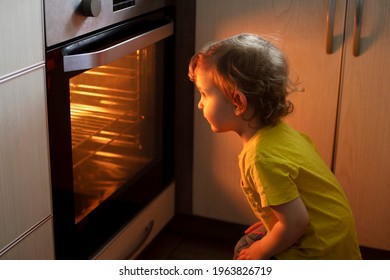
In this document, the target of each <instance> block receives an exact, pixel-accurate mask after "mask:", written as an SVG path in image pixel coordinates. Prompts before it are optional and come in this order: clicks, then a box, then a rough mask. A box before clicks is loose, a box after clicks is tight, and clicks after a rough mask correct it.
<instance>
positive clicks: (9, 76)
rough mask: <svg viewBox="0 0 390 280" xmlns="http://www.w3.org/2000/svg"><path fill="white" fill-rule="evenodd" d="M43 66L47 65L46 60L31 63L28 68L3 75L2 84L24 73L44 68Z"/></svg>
mask: <svg viewBox="0 0 390 280" xmlns="http://www.w3.org/2000/svg"><path fill="white" fill-rule="evenodd" d="M42 67H45V62H44V61H41V62H38V63H35V64H33V65H30V66H28V67H26V68H23V69H20V70H18V71H15V72H12V73H9V74H7V75H4V76H1V77H0V84H2V83H5V82H7V81H9V80H12V79H14V78H17V77H20V76H23V75H25V74H27V73H29V72H32V71H35V70H37V69H39V68H42Z"/></svg>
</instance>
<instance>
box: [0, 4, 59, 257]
mask: <svg viewBox="0 0 390 280" xmlns="http://www.w3.org/2000/svg"><path fill="white" fill-rule="evenodd" d="M42 7H43V1H42V0H34V1H31V0H23V1H17V2H16V3H15V1H12V0H5V1H1V3H0V32H1V36H0V49H1V52H0V65H1V66H0V258H19V257H20V258H35V257H34V256H36V258H45V259H51V258H54V250H53V232H52V231H53V230H52V223H51V222H49V220H51V217H52V205H51V192H50V172H49V153H48V132H47V111H46V88H45V63H44V42H43V37H44V36H43V14H42V11H43V8H42ZM22 19H23V20H22ZM34 252H35V253H34Z"/></svg>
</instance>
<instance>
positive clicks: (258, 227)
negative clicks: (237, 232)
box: [245, 221, 267, 234]
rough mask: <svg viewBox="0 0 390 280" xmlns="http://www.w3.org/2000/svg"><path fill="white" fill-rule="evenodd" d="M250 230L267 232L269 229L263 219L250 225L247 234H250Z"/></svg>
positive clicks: (260, 232) (257, 232) (258, 232)
mask: <svg viewBox="0 0 390 280" xmlns="http://www.w3.org/2000/svg"><path fill="white" fill-rule="evenodd" d="M250 232H253V233H256V234H266V233H267V231H266V229H265V227H264V225H263V223H262V222H261V221H259V222H257V223H254V224H253V225H251V226H250V227H248V228H247V229H246V230H245V234H248V233H250Z"/></svg>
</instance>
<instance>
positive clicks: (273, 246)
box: [238, 197, 309, 260]
mask: <svg viewBox="0 0 390 280" xmlns="http://www.w3.org/2000/svg"><path fill="white" fill-rule="evenodd" d="M271 209H272V211H273V212H274V214H275V216H276V217H277V218H278V220H279V221H278V222H277V223H276V224H275V226H274V227H273V229H272V230H271V231H269V232H268V233H267V234H266V236H264V237H263V239H261V240H259V241H256V242H254V243H253V244H252V245H251V246H250V247H248V248H247V249H243V250H242V251H241V252H240V254H239V256H238V259H239V260H240V259H241V260H245V259H246V260H258V259H269V258H271V257H272V256H275V255H276V254H278V253H280V252H282V251H284V250H285V249H287V248H289V247H290V246H291V245H293V244H294V243H295V242H296V241H297V240H298V239H299V238H300V237H301V236H302V235H303V234H304V232H305V231H306V229H307V226H308V224H309V214H308V213H307V210H306V207H305V205H304V204H303V201H302V199H301V198H300V197H298V198H296V199H294V200H293V201H290V202H288V203H285V204H282V205H278V206H272V207H271Z"/></svg>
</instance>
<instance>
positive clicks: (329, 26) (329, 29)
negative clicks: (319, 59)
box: [326, 0, 336, 54]
mask: <svg viewBox="0 0 390 280" xmlns="http://www.w3.org/2000/svg"><path fill="white" fill-rule="evenodd" d="M335 4H336V1H335V0H329V9H328V14H327V15H326V53H327V54H331V53H332V52H333V29H334V11H335Z"/></svg>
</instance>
